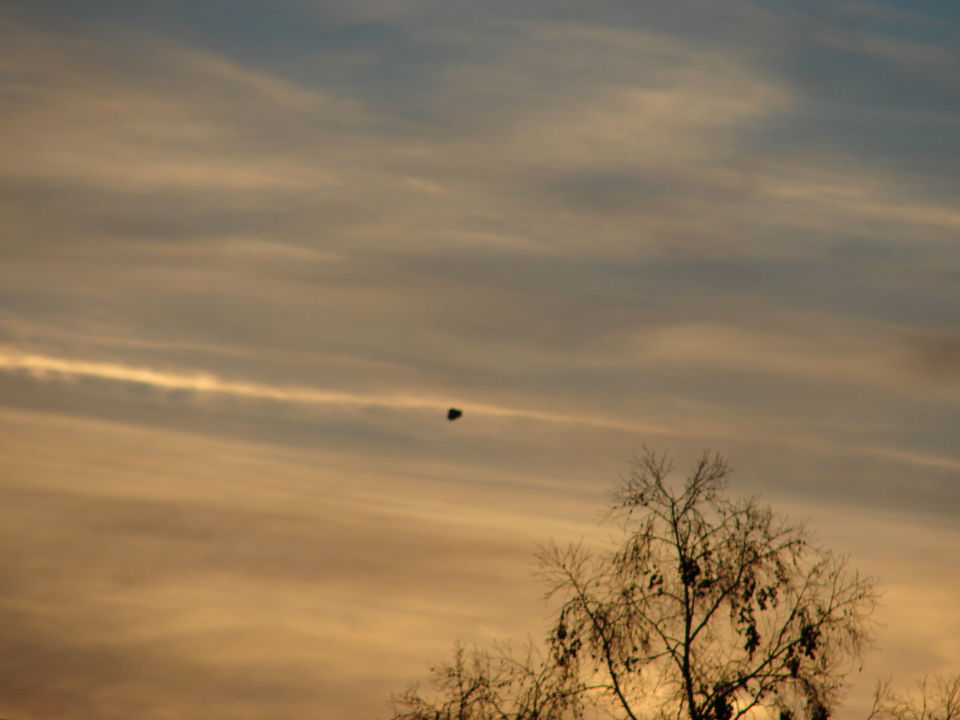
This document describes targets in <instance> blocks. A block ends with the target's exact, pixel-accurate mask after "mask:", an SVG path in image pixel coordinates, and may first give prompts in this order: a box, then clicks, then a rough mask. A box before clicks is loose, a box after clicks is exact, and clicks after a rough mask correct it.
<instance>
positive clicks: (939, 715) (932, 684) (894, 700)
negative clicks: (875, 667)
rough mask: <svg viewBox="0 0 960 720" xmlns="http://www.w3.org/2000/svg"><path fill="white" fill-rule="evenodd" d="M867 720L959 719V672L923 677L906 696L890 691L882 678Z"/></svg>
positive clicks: (889, 687)
mask: <svg viewBox="0 0 960 720" xmlns="http://www.w3.org/2000/svg"><path fill="white" fill-rule="evenodd" d="M867 720H960V675H954V676H952V677H944V676H936V677H934V678H932V679H931V678H925V679H924V680H922V681H920V682H919V683H918V684H917V691H916V692H914V693H912V694H910V695H899V694H896V693H894V692H893V690H892V689H891V686H890V681H889V680H886V681H883V682H881V683H879V684H878V685H877V690H876V692H875V693H874V700H873V709H872V711H871V713H870V715H869V717H868V718H867Z"/></svg>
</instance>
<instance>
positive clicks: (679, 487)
mask: <svg viewBox="0 0 960 720" xmlns="http://www.w3.org/2000/svg"><path fill="white" fill-rule="evenodd" d="M670 471H671V465H670V462H669V461H668V460H667V459H666V458H665V457H663V456H657V455H656V454H654V453H652V452H650V451H648V450H645V452H644V454H643V455H642V456H641V457H640V458H639V459H637V460H636V461H635V462H634V465H633V468H632V471H631V472H630V473H629V475H628V476H626V477H625V478H623V479H622V480H621V482H620V484H619V485H618V486H617V488H616V489H615V491H614V492H613V495H612V501H613V502H612V510H611V517H612V518H614V519H616V520H619V521H620V522H621V526H622V528H623V530H624V532H625V534H626V537H625V539H624V540H623V542H622V543H621V544H619V545H618V546H617V547H616V548H615V549H613V550H611V551H609V552H607V553H595V552H590V551H588V550H587V549H585V548H584V547H583V546H582V545H573V546H569V547H560V546H557V545H555V544H551V545H548V546H545V547H543V548H542V549H541V551H540V553H539V561H540V568H541V569H540V574H541V576H542V579H543V580H544V581H545V582H546V583H547V585H548V593H547V596H548V597H549V598H552V599H553V600H554V601H555V602H556V603H557V608H558V609H557V616H556V620H555V622H553V623H552V626H551V628H550V630H549V633H548V636H547V644H546V648H545V650H544V651H542V652H540V653H538V652H536V651H535V650H534V649H533V648H532V647H531V649H530V651H529V652H528V653H527V655H526V656H525V657H523V658H521V659H520V660H517V659H515V658H514V657H513V655H512V654H511V653H509V652H504V651H502V650H500V651H497V652H495V653H492V654H491V653H486V652H481V651H475V652H473V653H471V654H467V653H466V652H465V651H464V650H463V648H462V647H458V649H457V652H456V654H455V658H454V661H453V662H452V663H451V664H448V665H443V666H440V667H438V668H434V671H433V677H432V680H433V684H434V692H433V693H428V694H423V693H421V692H420V690H419V689H418V688H416V687H415V688H412V689H411V690H409V691H408V692H407V693H405V694H403V695H401V696H399V697H397V698H394V705H395V713H394V716H393V718H394V720H534V719H540V720H566V719H568V718H580V717H584V712H585V708H590V707H593V709H594V710H593V711H594V712H596V713H602V714H606V715H612V716H613V717H619V718H624V719H627V718H629V720H640V718H644V719H645V720H738V719H739V718H740V717H742V716H743V715H745V714H747V713H749V712H751V711H752V710H759V709H761V708H763V709H766V710H767V711H768V712H772V713H774V714H778V715H779V717H780V720H793V719H794V718H796V719H797V720H800V719H801V718H806V719H807V720H826V719H827V718H828V717H829V716H830V712H831V710H832V708H833V707H834V704H835V703H836V701H837V699H838V695H839V692H840V690H841V689H842V687H843V682H844V678H845V676H846V675H847V673H848V672H849V671H850V670H851V669H852V668H853V667H854V666H855V664H856V662H857V660H858V659H859V656H860V653H861V651H862V650H863V648H864V647H865V645H866V644H867V643H868V640H869V638H868V630H869V616H870V613H871V612H872V610H873V608H874V605H875V601H876V590H875V583H874V581H873V580H871V579H869V578H864V577H861V576H860V575H858V574H857V573H855V572H852V571H849V570H848V569H847V567H846V561H845V560H844V559H843V558H841V557H837V556H836V555H833V554H831V553H830V552H828V551H826V550H824V549H822V548H820V547H819V546H817V545H816V544H815V543H814V542H813V541H812V538H811V536H810V533H809V532H808V531H807V530H806V528H805V527H804V526H803V525H802V524H794V523H790V522H787V521H786V520H784V519H782V518H780V517H779V516H777V515H775V514H774V513H773V512H772V511H771V510H770V509H769V508H768V507H766V506H764V505H761V504H759V503H758V501H757V500H756V499H754V498H748V499H740V500H730V499H727V498H726V497H725V496H724V495H723V490H724V488H725V485H726V479H727V476H728V474H729V468H728V466H727V464H726V463H725V462H724V461H723V460H722V459H720V458H719V457H710V456H708V455H704V456H703V457H702V458H701V460H700V461H699V463H698V464H697V465H696V467H695V468H694V471H693V472H692V474H691V475H690V476H689V477H688V478H687V479H686V481H685V482H681V483H679V484H676V485H675V484H673V483H671V482H669V480H668V475H669V474H670ZM876 720H880V719H879V718H878V719H876ZM891 720H940V718H934V717H927V716H917V717H908V716H906V715H904V716H897V717H894V718H892V719H891ZM950 720H956V719H955V718H950Z"/></svg>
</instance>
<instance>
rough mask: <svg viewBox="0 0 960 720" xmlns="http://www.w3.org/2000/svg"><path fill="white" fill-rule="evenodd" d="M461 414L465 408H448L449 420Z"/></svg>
mask: <svg viewBox="0 0 960 720" xmlns="http://www.w3.org/2000/svg"><path fill="white" fill-rule="evenodd" d="M461 415H463V410H457V409H456V408H450V409H449V410H447V420H451V421H453V420H456V419H457V418H458V417H460V416H461Z"/></svg>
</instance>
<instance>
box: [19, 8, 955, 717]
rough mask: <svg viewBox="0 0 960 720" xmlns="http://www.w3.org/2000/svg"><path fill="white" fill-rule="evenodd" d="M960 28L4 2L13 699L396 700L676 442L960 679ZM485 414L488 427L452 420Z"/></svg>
mask: <svg viewBox="0 0 960 720" xmlns="http://www.w3.org/2000/svg"><path fill="white" fill-rule="evenodd" d="M958 38H960V5H957V4H956V3H954V2H952V1H944V2H935V1H934V0H911V2H906V1H902V2H901V1H894V0H884V1H883V2H881V1H879V0H874V1H870V0H862V1H854V0H849V1H848V0H835V1H832V2H827V1H825V0H824V1H823V2H816V1H813V0H807V1H804V0H798V1H795V2H785V1H783V0H766V1H760V0H724V2H715V1H708V0H681V1H679V2H678V1H677V0H672V1H669V2H668V1H666V0H649V1H648V2H636V1H635V0H629V1H627V0H596V1H594V2H589V3H588V2H572V1H571V0H552V1H549V2H548V1H547V0H525V1H524V2H502V1H501V0H491V1H490V2H483V3H478V2H466V1H464V0H446V1H445V2H432V1H430V0H391V1H389V2H385V1H383V0H351V1H350V2H347V1H346V0H275V1H274V2H269V3H268V2H253V1H252V0H232V1H231V2H226V1H225V0H205V1H204V2H180V1H177V0H171V1H170V2H164V3H157V2H147V1H146V0H88V1H87V2H84V3H76V2H72V1H68V0H7V1H6V2H5V3H4V11H3V12H2V14H0V471H2V472H0V493H2V503H0V508H2V509H0V514H2V515H0V517H2V522H0V557H2V558H3V559H2V561H0V562H2V572H0V583H2V588H3V590H2V592H0V615H2V617H3V621H2V622H0V715H2V716H3V717H11V718H23V719H24V720H74V719H79V718H84V719H89V718H98V720H114V719H118V720H119V719H120V718H124V719H127V718H132V717H135V718H138V719H139V720H165V719H168V718H171V719H172V718H184V717H208V718H231V719H232V720H244V719H246V718H250V719H253V718H263V717H282V718H291V719H296V718H308V717H309V718H316V717H324V718H343V719H344V720H359V719H360V718H377V717H385V716H386V715H388V713H389V704H388V700H389V696H390V693H391V692H398V691H400V690H402V689H403V688H404V687H405V686H406V684H407V683H409V682H411V681H414V680H418V679H420V678H422V677H424V676H425V675H426V673H427V670H428V668H429V666H430V665H431V664H432V663H436V662H439V661H442V660H444V659H446V658H447V657H449V655H450V653H451V650H452V648H453V645H454V642H455V641H456V640H457V639H458V638H459V639H461V640H463V641H464V642H466V643H468V644H470V643H478V644H480V645H484V644H486V643H489V642H491V641H493V640H504V639H508V638H513V639H514V640H518V641H522V640H523V639H525V638H526V637H527V636H528V635H529V636H534V637H538V636H539V635H540V634H541V632H543V630H544V628H545V623H546V618H547V617H548V613H549V606H548V605H546V604H544V602H543V600H542V597H541V596H542V587H541V586H540V585H538V584H537V581H536V579H535V578H534V577H533V576H532V571H533V570H534V569H535V565H534V562H533V555H534V551H535V547H536V543H538V542H543V541H547V540H549V539H550V538H553V539H556V540H557V541H559V542H567V541H576V540H578V539H581V538H585V539H586V540H587V542H597V543H603V542H606V541H607V540H608V539H609V538H611V537H613V536H614V530H615V529H614V528H611V527H609V526H605V525H602V524H601V523H600V518H601V516H602V512H603V509H604V507H605V504H606V503H607V501H608V496H607V493H608V492H609V490H610V489H611V488H612V487H613V485H614V483H615V482H616V481H617V478H618V477H619V475H620V474H621V473H623V472H625V471H626V470H627V469H628V467H629V462H630V459H631V457H633V456H635V455H637V454H638V453H640V452H641V451H642V448H643V446H644V445H646V446H648V447H650V448H653V449H656V450H659V451H664V452H668V453H670V454H671V455H672V456H673V457H674V458H675V459H676V465H677V468H678V470H681V471H682V470H683V469H684V468H687V467H689V466H690V465H691V463H692V462H693V461H694V460H695V459H696V458H697V457H698V456H699V454H700V453H701V452H702V451H703V450H705V449H710V450H712V451H716V452H719V453H721V454H722V455H723V456H724V457H726V458H727V459H728V460H729V462H730V464H731V465H732V466H733V469H734V473H733V476H732V479H731V483H730V493H731V494H732V495H733V496H742V495H759V496H760V497H761V499H762V501H764V502H768V503H770V504H771V505H773V506H774V508H775V509H777V510H778V511H780V512H783V513H785V514H787V515H789V516H791V517H794V518H797V519H801V520H805V521H807V522H808V523H809V525H810V527H811V528H812V529H813V530H814V531H815V532H816V533H817V534H818V536H819V537H820V538H821V540H822V541H823V543H824V544H825V545H827V546H829V547H830V548H832V549H834V550H835V551H837V552H838V553H842V554H845V555H847V556H848V557H849V562H850V564H851V566H852V567H855V568H859V569H860V570H862V571H863V572H865V573H867V574H872V575H875V576H878V577H879V578H880V579H881V587H882V589H883V593H884V594H883V603H882V605H881V607H880V609H879V611H878V613H877V616H876V617H877V621H878V625H877V629H876V645H875V648H874V650H873V652H872V653H870V654H869V655H868V656H867V659H866V662H865V664H864V669H863V672H862V673H861V674H859V675H857V676H856V678H855V683H854V687H853V689H852V690H851V692H850V695H849V702H848V705H847V706H846V709H845V710H844V711H842V712H841V713H840V714H838V718H841V719H842V720H846V718H862V717H863V713H862V710H863V707H864V704H865V703H867V702H868V696H869V691H870V688H871V687H872V685H873V683H874V682H875V681H876V680H877V679H878V678H880V677H883V676H887V675H893V676H894V678H895V680H896V681H898V682H901V683H903V684H909V683H910V682H912V681H913V680H914V679H916V678H919V677H921V676H922V675H924V674H926V673H937V672H941V673H946V672H957V671H960V615H958V614H957V612H956V598H957V597H960V574H958V573H957V572H956V569H957V567H958V566H960V522H958V521H960V448H958V444H957V437H958V430H960V202H958V200H960V174H958V173H957V171H956V168H957V160H956V159H957V157H958V156H960V42H958ZM451 406H455V407H458V408H461V409H462V410H463V412H464V415H463V417H462V418H461V419H459V420H457V421H456V422H453V423H450V422H447V420H446V418H445V415H446V410H447V408H448V407H451Z"/></svg>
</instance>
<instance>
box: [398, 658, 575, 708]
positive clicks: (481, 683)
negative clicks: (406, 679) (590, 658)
mask: <svg viewBox="0 0 960 720" xmlns="http://www.w3.org/2000/svg"><path fill="white" fill-rule="evenodd" d="M431 680H432V685H433V688H432V691H431V692H428V693H424V692H422V691H421V689H420V687H419V686H418V685H414V686H412V687H410V688H408V689H407V690H406V692H404V693H402V694H400V695H398V696H394V698H393V705H394V714H393V720H548V719H552V718H571V719H573V718H581V717H583V714H582V711H583V707H582V705H583V704H582V699H581V698H582V695H583V692H584V690H585V688H584V686H583V685H582V684H581V683H580V682H579V681H578V680H577V679H576V678H574V677H573V676H572V675H571V674H570V673H569V672H567V671H566V670H565V669H564V668H562V667H561V666H559V665H557V664H556V663H554V662H551V661H550V660H549V658H547V657H545V656H544V654H543V653H541V652H538V651H537V649H536V648H535V646H534V645H533V644H532V643H530V644H528V645H527V647H526V652H525V653H524V654H523V655H522V656H521V657H519V658H518V657H516V656H515V654H514V652H513V650H512V648H510V647H509V646H495V647H494V649H493V651H492V652H488V651H484V650H476V649H475V650H473V651H469V652H468V651H467V650H465V649H464V647H463V646H462V645H460V644H458V645H457V646H456V650H455V652H454V657H453V661H452V662H450V663H445V664H443V665H438V666H436V667H434V668H432V673H431Z"/></svg>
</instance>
